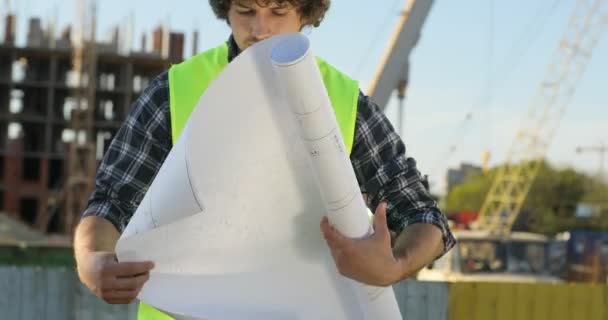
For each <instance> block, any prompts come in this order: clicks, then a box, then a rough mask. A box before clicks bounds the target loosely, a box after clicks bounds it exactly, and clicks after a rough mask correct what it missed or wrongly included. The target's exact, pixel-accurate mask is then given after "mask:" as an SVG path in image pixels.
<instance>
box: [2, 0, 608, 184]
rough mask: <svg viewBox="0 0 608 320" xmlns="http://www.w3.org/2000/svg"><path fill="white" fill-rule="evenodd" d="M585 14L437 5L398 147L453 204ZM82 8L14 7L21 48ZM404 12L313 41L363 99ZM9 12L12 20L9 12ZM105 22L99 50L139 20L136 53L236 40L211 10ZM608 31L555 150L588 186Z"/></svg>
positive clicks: (496, 151)
mask: <svg viewBox="0 0 608 320" xmlns="http://www.w3.org/2000/svg"><path fill="white" fill-rule="evenodd" d="M418 1H421V0H418ZM593 1H594V0H585V1H584V2H589V3H591V2H593ZM5 2H6V0H5ZM577 2H579V1H575V0H571V1H563V0H537V1H527V0H510V1H497V0H460V1H453V0H442V1H440V0H435V1H434V3H433V7H432V9H431V12H430V14H429V16H428V18H427V20H426V23H425V26H424V28H423V30H422V35H421V39H420V41H419V43H418V46H417V47H416V48H415V50H414V52H413V53H412V55H411V56H410V64H411V67H410V68H411V70H410V75H409V87H408V92H407V97H406V102H405V112H404V128H403V130H402V131H401V132H400V135H401V137H402V138H403V140H404V142H405V144H406V147H407V155H408V156H411V157H413V158H415V159H416V161H417V163H418V169H419V170H420V171H421V172H422V173H423V174H427V175H429V180H430V182H431V186H432V190H433V191H434V192H435V193H438V194H443V193H444V192H445V185H446V183H445V175H446V171H447V169H448V168H457V167H458V166H459V165H460V163H463V162H467V163H473V164H477V165H479V164H480V163H481V154H482V151H484V150H488V151H489V152H490V154H491V157H490V165H496V164H500V163H502V162H504V161H505V159H506V157H507V153H508V150H509V148H510V147H511V144H512V142H513V140H514V138H515V136H516V132H517V131H518V129H519V128H520V127H521V123H522V120H525V118H526V115H527V114H528V110H529V109H530V107H531V106H532V103H533V101H535V99H534V98H535V97H536V96H537V94H538V88H539V86H540V84H541V83H542V82H543V79H544V78H545V76H546V71H547V68H548V66H549V65H550V64H551V63H552V62H553V61H555V52H556V49H557V46H558V43H559V40H560V39H561V38H562V36H563V33H564V31H565V30H566V26H567V22H568V21H569V19H570V16H571V14H572V12H573V10H574V7H575V4H576V3H577ZM74 4H75V1H74V0H12V8H13V9H14V10H15V11H16V12H17V14H18V16H19V20H18V24H17V28H18V39H17V41H18V44H19V43H21V44H23V43H24V42H25V30H26V28H27V27H26V23H27V21H26V19H25V18H24V17H30V16H40V17H41V18H42V19H43V23H46V21H48V19H49V18H50V17H53V16H54V17H56V20H57V22H58V25H59V27H58V29H61V28H62V27H63V26H65V25H67V24H68V23H70V22H71V21H73V20H74ZM603 4H604V7H603V9H602V12H603V13H604V16H608V3H606V1H603ZM405 5H406V0H374V1H363V0H332V4H331V9H330V11H329V12H328V14H327V16H326V18H325V21H324V22H323V23H322V24H321V26H320V27H319V28H315V29H309V30H305V31H304V32H305V33H306V34H307V35H308V36H309V37H310V38H311V43H312V46H313V50H314V52H315V53H316V54H317V55H318V56H321V57H323V58H324V59H325V60H327V61H328V62H330V63H331V64H333V65H334V66H336V67H337V68H338V69H340V70H342V71H343V72H345V73H347V74H349V75H350V76H351V77H353V78H355V79H358V80H359V81H360V83H361V88H362V89H363V90H364V91H365V89H366V88H367V86H368V84H369V81H370V79H371V78H372V76H373V73H374V71H375V68H376V67H377V65H378V63H379V61H380V58H381V56H382V54H383V52H384V50H385V47H386V45H387V41H388V39H389V37H390V35H391V33H392V32H393V30H394V28H395V26H396V22H397V18H398V16H399V13H400V11H401V10H402V9H403V8H405ZM0 10H1V11H0V13H1V14H2V16H4V13H5V12H6V5H5V3H2V4H1V5H0ZM98 14H99V15H98V17H99V18H98V19H99V22H98V24H99V28H98V33H99V36H100V37H102V38H103V37H104V36H105V34H107V32H109V31H110V29H111V28H112V26H113V25H117V24H120V25H123V26H126V25H127V23H128V21H129V17H133V21H134V23H133V24H134V30H135V39H136V43H137V44H136V45H134V46H135V47H137V48H139V47H138V46H139V40H138V39H140V34H141V33H142V32H146V33H148V43H150V40H149V39H150V33H151V31H152V29H153V28H154V27H156V26H157V25H158V24H160V23H165V24H168V25H169V26H170V28H171V29H173V30H176V31H181V32H186V33H187V34H188V35H187V44H186V51H185V52H186V53H187V55H190V53H191V49H190V43H189V42H190V39H191V36H190V34H191V33H192V31H193V30H194V29H197V30H199V32H200V34H201V35H200V40H199V48H200V50H201V51H202V50H204V49H206V48H210V47H213V46H215V45H217V44H219V43H220V42H222V41H225V40H226V39H227V38H228V36H229V35H230V29H229V28H228V26H227V25H226V24H225V23H224V22H221V21H218V20H217V19H216V18H215V17H214V16H213V14H212V12H211V9H210V7H209V5H208V2H207V1H206V0H177V1H166V0H129V1H125V0H122V1H119V0H99V1H98ZM605 20H606V23H604V28H603V30H604V32H603V33H602V34H601V37H600V39H599V42H598V43H597V46H596V47H595V50H594V51H593V53H592V57H591V60H590V62H589V64H588V66H587V69H586V71H585V73H584V74H583V76H582V78H581V80H580V81H578V83H577V86H576V92H575V95H574V97H573V98H572V100H571V101H570V103H569V104H568V105H567V108H566V111H565V114H564V116H563V118H562V119H561V121H560V126H559V128H558V130H557V132H556V134H555V136H554V138H553V139H552V142H551V145H550V147H549V150H548V159H549V161H550V162H551V163H553V164H555V165H556V166H559V167H574V168H576V169H578V170H583V171H585V172H586V173H588V174H598V172H599V167H600V157H599V154H597V153H583V154H579V153H577V152H576V148H577V147H579V146H583V147H587V146H596V145H600V144H605V145H608V94H607V93H606V91H607V90H606V89H607V85H606V84H607V83H608V76H607V74H608V30H606V29H608V17H606V18H605ZM396 105H397V102H396V100H395V99H392V100H391V102H389V104H388V107H387V111H386V112H387V116H388V117H389V119H390V120H391V121H393V123H396V117H397V112H396V109H397V106H396ZM606 158H607V159H606V163H605V165H604V167H605V168H606V170H607V171H608V157H606Z"/></svg>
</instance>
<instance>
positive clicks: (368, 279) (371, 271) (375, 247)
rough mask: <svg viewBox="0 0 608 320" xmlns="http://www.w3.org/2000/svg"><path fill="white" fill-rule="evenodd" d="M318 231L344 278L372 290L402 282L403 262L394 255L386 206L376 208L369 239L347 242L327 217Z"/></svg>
mask: <svg viewBox="0 0 608 320" xmlns="http://www.w3.org/2000/svg"><path fill="white" fill-rule="evenodd" d="M321 231H322V232H323V236H324V237H325V240H326V241H327V244H328V245H329V249H330V250H331V254H332V256H333V258H334V261H335V262H336V267H337V268H338V271H339V272H340V274H342V275H343V276H345V277H348V278H351V279H354V280H357V281H359V282H362V283H366V284H369V285H375V286H389V285H391V284H393V283H395V282H397V281H399V280H401V277H400V275H401V273H402V270H403V269H404V267H403V265H402V264H403V261H402V260H401V259H397V258H395V256H394V255H393V251H392V248H391V234H390V232H389V229H388V225H387V223H386V203H384V202H383V203H381V204H380V205H379V206H378V207H377V208H376V213H375V215H374V234H373V235H371V236H369V237H366V238H362V239H351V238H348V237H346V236H344V235H343V234H342V233H340V232H339V231H338V230H337V229H335V228H334V227H333V226H331V225H330V224H329V220H328V219H327V217H323V220H322V221H321Z"/></svg>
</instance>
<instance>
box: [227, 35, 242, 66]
mask: <svg viewBox="0 0 608 320" xmlns="http://www.w3.org/2000/svg"><path fill="white" fill-rule="evenodd" d="M226 43H227V44H228V62H231V61H232V59H234V58H236V56H238V55H239V54H240V53H241V49H239V46H238V45H237V44H236V41H235V40H234V36H233V35H232V34H231V35H230V37H229V38H228V41H226Z"/></svg>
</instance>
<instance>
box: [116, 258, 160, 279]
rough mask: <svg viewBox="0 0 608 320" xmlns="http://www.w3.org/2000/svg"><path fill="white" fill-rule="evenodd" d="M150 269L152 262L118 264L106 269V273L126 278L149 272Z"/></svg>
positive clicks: (152, 265) (152, 266)
mask: <svg viewBox="0 0 608 320" xmlns="http://www.w3.org/2000/svg"><path fill="white" fill-rule="evenodd" d="M152 268H154V263H153V262H152V261H143V262H118V263H115V264H113V265H111V266H109V267H108V273H109V274H110V275H115V276H118V277H128V276H135V275H138V274H143V273H146V272H149V271H150V270H152Z"/></svg>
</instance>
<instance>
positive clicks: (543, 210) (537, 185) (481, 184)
mask: <svg viewBox="0 0 608 320" xmlns="http://www.w3.org/2000/svg"><path fill="white" fill-rule="evenodd" d="M497 171H498V168H493V169H492V170H490V172H489V173H488V174H485V175H482V174H480V175H473V176H470V177H468V178H467V179H466V181H465V182H464V183H462V184H460V185H458V186H456V187H454V188H453V189H452V190H451V191H450V192H449V193H448V195H447V197H446V201H445V211H446V212H458V211H479V210H480V208H481V206H482V204H483V201H484V199H485V197H486V195H487V193H488V191H489V189H490V187H491V184H492V182H493V179H494V177H495V175H496V172H497ZM581 202H586V203H593V204H596V205H598V206H599V207H600V208H601V209H600V211H603V212H604V213H605V214H607V215H608V212H606V211H607V210H608V185H607V184H606V183H601V182H600V181H599V179H597V178H593V177H589V176H586V175H585V174H583V173H580V172H577V171H575V170H574V169H571V168H566V169H557V168H554V167H552V166H551V165H549V164H548V163H547V162H542V163H541V165H540V168H539V171H538V175H537V177H536V179H535V180H534V183H533V184H532V187H531V188H530V192H529V193H528V195H527V197H526V200H525V201H524V204H523V207H522V210H521V214H520V216H519V217H518V220H517V221H516V223H515V226H514V228H516V229H523V230H529V231H533V232H540V233H545V234H551V233H555V232H559V231H561V230H566V229H570V228H575V227H578V228H581V227H583V228H585V226H590V227H591V228H593V229H597V228H604V227H608V225H607V223H600V224H598V223H594V222H593V221H595V220H598V221H603V220H606V219H603V220H602V219H600V218H601V216H600V217H597V218H596V219H577V218H576V217H575V212H576V207H577V204H579V203H581ZM582 220H585V221H582Z"/></svg>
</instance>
